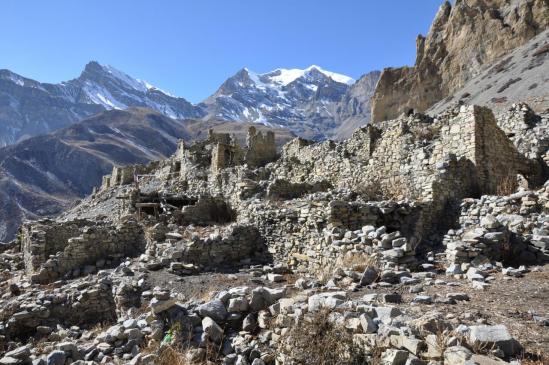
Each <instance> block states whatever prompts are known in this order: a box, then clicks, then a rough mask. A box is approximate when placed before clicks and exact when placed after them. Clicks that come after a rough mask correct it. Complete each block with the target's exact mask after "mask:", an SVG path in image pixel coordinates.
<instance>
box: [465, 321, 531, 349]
mask: <svg viewBox="0 0 549 365" xmlns="http://www.w3.org/2000/svg"><path fill="white" fill-rule="evenodd" d="M469 343H470V344H471V346H480V347H483V348H488V349H490V348H492V347H496V348H498V349H500V350H501V351H503V353H504V354H505V355H506V356H512V355H516V354H518V353H519V352H520V351H521V346H520V344H519V343H518V342H517V340H515V339H514V338H513V337H511V335H510V334H509V331H507V327H505V326H504V325H496V326H471V327H470V331H469Z"/></svg>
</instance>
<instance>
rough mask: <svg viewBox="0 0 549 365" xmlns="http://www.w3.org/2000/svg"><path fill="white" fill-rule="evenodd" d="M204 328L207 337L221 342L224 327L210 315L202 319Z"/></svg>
mask: <svg viewBox="0 0 549 365" xmlns="http://www.w3.org/2000/svg"><path fill="white" fill-rule="evenodd" d="M202 330H203V331H204V333H205V334H206V337H207V338H208V339H210V340H212V341H214V342H220V341H221V340H222V339H223V329H222V328H221V327H220V326H219V325H218V324H217V323H216V322H215V321H214V320H213V319H211V318H210V317H204V318H203V319H202Z"/></svg>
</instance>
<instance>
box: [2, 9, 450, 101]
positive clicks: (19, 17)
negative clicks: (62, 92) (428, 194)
mask: <svg viewBox="0 0 549 365" xmlns="http://www.w3.org/2000/svg"><path fill="white" fill-rule="evenodd" d="M441 3H442V0H416V1H410V0H276V1H275V0H193V1H188V0H154V1H153V0H150V1H145V0H92V1H79V0H48V1H45V0H6V1H2V3H1V5H0V9H1V12H2V16H1V21H0V68H7V69H10V70H12V71H14V72H16V73H19V74H21V75H23V76H27V77H30V78H33V79H36V80H39V81H42V82H60V81H64V80H68V79H71V78H75V77H77V76H78V75H79V74H80V72H81V70H82V69H83V67H84V65H85V64H86V63H87V62H88V61H90V60H96V61H98V62H100V63H102V64H109V65H112V66H114V67H116V68H118V69H120V70H122V71H124V72H126V73H128V74H130V75H131V76H134V77H137V78H141V79H144V80H147V81H149V82H150V83H152V84H154V85H156V86H158V87H160V88H162V89H165V90H167V91H169V92H171V93H173V94H175V95H178V96H182V97H185V98H186V99H188V100H190V101H192V102H198V101H200V100H202V99H204V98H206V97H207V96H208V95H210V94H212V93H213V92H214V91H215V90H216V89H217V87H218V86H219V85H220V84H221V83H222V82H223V81H224V80H225V79H227V78H228V77H229V76H231V75H232V74H234V73H235V72H236V71H238V70H239V69H241V68H242V67H245V66H246V67H248V68H249V69H251V70H254V71H257V72H267V71H270V70H272V69H275V68H278V67H284V68H294V67H295V68H305V67H307V66H310V65H311V64H316V65H319V66H321V67H323V68H325V69H327V70H330V71H335V72H340V73H343V74H347V75H349V76H352V77H354V78H358V77H360V75H362V74H364V73H366V72H368V71H371V70H376V69H382V68H383V67H388V66H402V65H406V64H413V62H414V59H415V38H416V36H417V35H418V34H420V33H421V34H425V33H426V32H427V30H428V29H429V25H430V24H431V21H432V19H433V17H434V15H435V13H436V11H437V9H438V7H439V6H440V4H441Z"/></svg>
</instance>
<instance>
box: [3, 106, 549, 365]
mask: <svg viewBox="0 0 549 365" xmlns="http://www.w3.org/2000/svg"><path fill="white" fill-rule="evenodd" d="M546 120H547V119H546V118H545V117H539V116H536V115H535V114H533V112H532V111H531V110H530V109H529V108H528V107H527V106H525V105H518V106H515V107H513V108H512V109H511V110H510V111H509V113H508V114H507V115H506V116H505V118H504V119H502V120H498V121H496V119H495V118H494V116H493V114H492V113H491V111H490V110H488V109H486V108H480V107H476V106H461V107H458V108H455V109H451V110H448V111H447V112H445V113H443V114H441V115H439V116H437V117H436V118H431V117H428V116H424V115H420V114H411V115H410V116H404V117H402V118H399V119H397V120H393V121H387V122H384V123H380V124H377V125H375V126H368V127H365V128H363V129H360V130H358V131H356V132H355V134H354V135H353V136H352V137H351V138H350V139H348V140H347V141H344V142H337V143H336V142H332V141H326V142H321V143H313V142H311V141H305V140H303V139H295V140H294V141H292V142H290V143H288V144H287V145H286V146H284V147H283V150H282V153H281V154H280V155H278V153H277V151H276V148H275V147H274V146H275V143H274V136H272V135H270V134H267V135H263V134H261V133H257V132H256V131H255V130H253V129H252V130H250V131H249V136H248V144H247V146H246V147H240V146H238V145H237V144H236V143H235V142H234V140H233V139H232V138H231V136H229V135H227V134H216V133H209V134H208V137H207V138H206V139H205V140H204V141H200V142H197V143H196V144H194V145H191V146H186V145H185V144H183V143H181V144H180V145H179V149H178V151H177V152H176V154H175V155H174V156H172V157H171V158H170V159H168V160H165V161H158V162H155V163H152V164H149V165H147V166H128V167H116V168H115V169H113V173H112V174H111V175H110V176H107V177H105V178H104V181H103V185H102V186H101V188H99V189H98V190H97V191H96V192H95V193H94V194H93V195H92V196H90V197H88V198H86V199H84V200H83V201H82V202H81V203H80V204H79V205H78V206H76V207H75V208H73V209H72V210H70V211H68V212H66V213H65V214H63V215H62V216H61V217H58V218H56V219H55V220H41V221H37V222H26V223H25V224H24V225H23V226H22V228H21V234H20V235H19V237H18V240H17V241H15V242H12V243H10V244H9V245H7V246H6V247H5V248H3V249H2V251H1V252H0V269H1V272H0V274H1V275H2V277H3V278H4V281H3V282H2V283H0V352H1V357H0V364H36V365H39V364H132V365H144V364H159V363H162V361H163V360H162V356H163V354H164V353H165V352H166V351H170V349H172V351H181V352H182V353H184V356H185V357H186V358H187V360H193V361H194V360H196V361H206V360H208V361H210V362H211V363H219V364H225V365H233V364H235V365H236V364H240V365H243V364H248V365H249V364H252V365H261V364H265V365H272V364H277V365H284V364H285V365H291V364H293V362H292V361H293V359H292V351H305V350H304V349H298V350H296V349H297V348H296V349H294V350H292V348H291V347H290V349H289V350H288V346H287V341H288V340H291V339H292V336H293V335H295V333H296V331H298V330H299V329H300V328H308V327H307V326H309V325H310V323H311V321H313V322H314V321H318V320H319V318H322V316H325V318H326V320H327V321H328V322H329V323H331V324H332V325H333V326H338V327H337V328H338V329H339V331H340V332H339V336H340V339H339V340H340V341H339V342H341V343H343V342H344V341H345V339H346V338H349V339H350V343H352V344H353V345H352V346H354V347H355V348H356V349H357V350H359V351H360V352H361V353H364V354H365V356H366V360H365V361H366V362H365V363H372V362H376V363H382V364H389V365H400V364H403V365H420V364H434V363H444V364H450V365H454V364H455V365H462V364H473V363H478V364H488V363H491V361H497V363H498V364H506V363H509V362H511V361H515V360H516V359H519V358H520V356H522V351H523V350H524V348H523V347H522V346H521V344H520V343H519V342H518V341H517V340H516V339H515V338H514V337H513V336H512V335H511V333H513V332H512V329H511V328H507V327H506V326H505V325H503V324H501V323H499V322H496V323H492V322H488V321H487V320H486V319H483V318H478V317H475V315H474V314H471V313H470V312H469V311H468V310H467V308H469V304H470V303H471V302H473V301H474V300H475V296H474V295H472V294H471V293H475V292H477V290H491V288H494V287H497V286H498V285H501V283H505V282H506V281H507V280H527V279H528V277H529V275H532V273H533V272H534V271H535V268H534V266H533V265H538V264H544V263H545V262H547V258H548V255H549V220H548V219H547V213H548V209H549V183H548V182H545V180H546V177H547V171H548V170H547V165H546V161H547V160H546V159H545V157H544V156H546V154H547V150H548V148H549V145H548V144H546V143H545V142H544V141H545V140H546V138H545V137H546V136H545V135H543V136H542V134H543V133H542V130H543V126H544V123H545V122H546ZM521 123H522V124H521ZM498 124H499V126H498ZM500 127H501V128H502V129H500ZM538 134H539V138H538V137H536V138H537V139H535V140H534V137H532V136H534V135H538ZM527 139H528V141H529V142H528V143H527V142H526V140H527ZM503 182H509V184H510V185H505V186H504V184H503ZM504 188H506V189H504ZM494 194H497V195H494ZM214 275H218V276H216V277H217V278H218V279H217V280H218V281H219V285H218V286H217V287H216V289H215V290H214V291H212V292H207V291H208V288H207V287H206V284H205V283H206V282H208V280H209V279H208V278H210V277H213V276H214ZM233 282H238V283H237V284H234V283H233ZM220 287H221V288H222V289H220ZM433 287H436V288H439V287H444V288H448V289H450V290H449V291H446V292H441V293H439V292H435V291H433V290H429V289H430V288H433ZM193 290H195V291H196V292H193ZM206 292H207V293H206ZM206 294H207V295H206ZM451 307H455V308H463V309H464V310H463V311H462V312H463V313H462V314H459V315H456V314H452V313H453V312H452V311H448V313H443V312H444V311H445V310H447V309H448V308H451ZM451 312H452V313H451ZM547 316H549V313H533V314H532V321H533V322H535V323H537V325H539V326H547V324H545V323H547V322H548V321H547ZM145 349H146V350H145ZM214 349H215V351H214ZM293 354H294V355H296V356H297V354H295V352H293ZM214 355H215V356H214ZM181 356H183V355H181ZM214 357H215V359H214ZM294 357H295V356H294ZM496 359H497V360H496Z"/></svg>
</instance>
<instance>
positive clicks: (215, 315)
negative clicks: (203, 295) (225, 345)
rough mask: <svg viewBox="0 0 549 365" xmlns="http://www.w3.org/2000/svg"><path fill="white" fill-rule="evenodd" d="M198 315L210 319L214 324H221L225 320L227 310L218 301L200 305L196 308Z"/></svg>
mask: <svg viewBox="0 0 549 365" xmlns="http://www.w3.org/2000/svg"><path fill="white" fill-rule="evenodd" d="M198 313H199V314H200V316H201V317H210V318H212V319H213V320H214V321H216V322H223V321H225V318H227V309H225V305H224V304H223V302H222V301H221V300H219V299H215V300H212V301H211V302H207V303H204V304H202V305H201V306H199V307H198Z"/></svg>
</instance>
